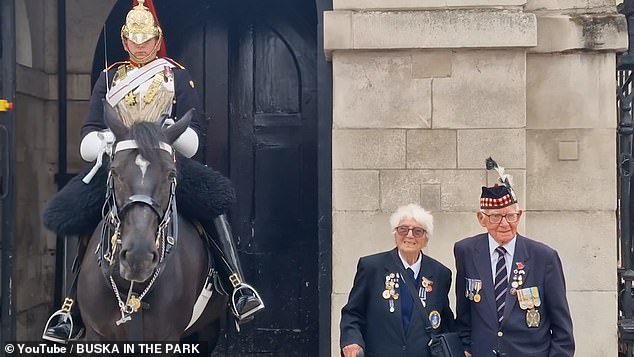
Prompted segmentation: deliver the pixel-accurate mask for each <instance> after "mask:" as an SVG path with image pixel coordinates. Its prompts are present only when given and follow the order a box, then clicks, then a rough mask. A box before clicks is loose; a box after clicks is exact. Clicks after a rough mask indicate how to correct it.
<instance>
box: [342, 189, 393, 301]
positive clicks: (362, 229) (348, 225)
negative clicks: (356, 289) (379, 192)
mask: <svg viewBox="0 0 634 357" xmlns="http://www.w3.org/2000/svg"><path fill="white" fill-rule="evenodd" d="M403 203H406V202H405V201H404V202H403ZM391 214H392V211H389V212H385V213H376V212H350V211H348V212H334V213H333V217H332V266H333V271H332V292H333V294H337V293H339V294H347V293H348V292H350V288H351V287H352V281H353V279H354V274H355V272H356V269H357V262H358V261H359V258H360V257H363V256H366V255H370V254H374V253H378V252H382V251H386V250H390V249H392V248H394V247H395V246H396V245H395V243H394V235H393V234H392V229H391V227H390V223H389V218H390V215H391Z"/></svg>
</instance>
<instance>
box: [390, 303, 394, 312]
mask: <svg viewBox="0 0 634 357" xmlns="http://www.w3.org/2000/svg"><path fill="white" fill-rule="evenodd" d="M389 304H390V312H394V300H390V301H389Z"/></svg>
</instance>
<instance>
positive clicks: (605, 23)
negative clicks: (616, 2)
mask: <svg viewBox="0 0 634 357" xmlns="http://www.w3.org/2000/svg"><path fill="white" fill-rule="evenodd" d="M627 42H628V41H627V23H626V21H625V17H624V16H623V15H620V14H573V15H540V16H538V17H537V46H536V47H534V48H531V49H529V52H564V51H571V50H594V51H597V50H612V51H613V52H614V51H616V52H622V51H624V50H627Z"/></svg>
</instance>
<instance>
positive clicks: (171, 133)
mask: <svg viewBox="0 0 634 357" xmlns="http://www.w3.org/2000/svg"><path fill="white" fill-rule="evenodd" d="M195 111H196V109H194V108H191V109H190V110H188V111H187V113H185V115H183V117H182V118H180V119H179V120H178V121H177V122H176V123H174V124H173V125H171V126H170V127H168V128H165V129H163V134H165V138H166V140H167V143H168V144H170V145H171V144H172V143H173V142H174V141H176V139H178V137H179V136H181V134H182V133H184V132H185V130H187V128H188V127H189V124H190V123H191V122H192V117H193V116H194V112H195Z"/></svg>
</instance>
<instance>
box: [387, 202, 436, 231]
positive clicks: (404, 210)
mask: <svg viewBox="0 0 634 357" xmlns="http://www.w3.org/2000/svg"><path fill="white" fill-rule="evenodd" d="M405 218H412V219H414V220H416V222H418V223H419V224H420V225H421V226H422V227H423V228H425V230H426V231H427V238H431V237H432V236H433V235H434V217H433V216H432V215H431V213H429V212H428V211H427V210H425V209H424V208H423V207H421V206H419V205H417V204H415V203H410V204H408V205H405V206H401V207H399V208H397V209H396V211H394V213H392V215H391V216H390V226H391V227H392V230H394V229H396V227H398V224H399V223H400V222H401V221H402V220H403V219H405Z"/></svg>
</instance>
